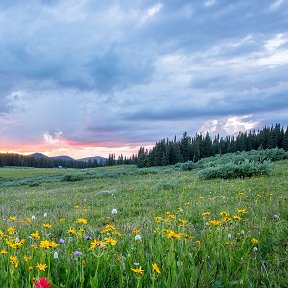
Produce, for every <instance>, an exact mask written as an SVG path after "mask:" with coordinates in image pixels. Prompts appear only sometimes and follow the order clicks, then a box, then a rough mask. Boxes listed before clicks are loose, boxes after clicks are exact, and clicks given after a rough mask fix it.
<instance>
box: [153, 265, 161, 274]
mask: <svg viewBox="0 0 288 288" xmlns="http://www.w3.org/2000/svg"><path fill="white" fill-rule="evenodd" d="M152 269H153V271H155V272H156V273H158V274H160V273H161V272H160V269H159V267H158V265H157V264H156V263H153V264H152Z"/></svg>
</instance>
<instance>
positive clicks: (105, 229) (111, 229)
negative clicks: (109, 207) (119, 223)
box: [101, 224, 116, 233]
mask: <svg viewBox="0 0 288 288" xmlns="http://www.w3.org/2000/svg"><path fill="white" fill-rule="evenodd" d="M114 230H116V228H115V227H114V226H113V225H110V224H107V225H106V226H105V228H104V229H103V230H102V231H101V232H102V233H109V232H111V231H114Z"/></svg>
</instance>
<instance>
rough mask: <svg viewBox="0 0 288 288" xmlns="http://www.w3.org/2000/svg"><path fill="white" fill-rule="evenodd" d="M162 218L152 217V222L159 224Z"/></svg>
mask: <svg viewBox="0 0 288 288" xmlns="http://www.w3.org/2000/svg"><path fill="white" fill-rule="evenodd" d="M162 219H163V218H162V217H161V216H156V217H154V221H155V222H156V223H158V224H159V223H161V221H162Z"/></svg>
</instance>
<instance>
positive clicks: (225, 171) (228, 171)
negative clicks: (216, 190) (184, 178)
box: [198, 160, 270, 179]
mask: <svg viewBox="0 0 288 288" xmlns="http://www.w3.org/2000/svg"><path fill="white" fill-rule="evenodd" d="M269 173H270V165H269V162H268V161H265V162H263V163H260V162H254V161H253V162H249V161H248V160H246V161H245V162H243V163H241V164H235V163H232V162H230V163H227V164H220V165H217V166H213V167H208V168H204V169H202V170H201V171H199V172H198V176H199V178H200V179H213V178H222V179H230V178H241V177H252V176H260V175H269Z"/></svg>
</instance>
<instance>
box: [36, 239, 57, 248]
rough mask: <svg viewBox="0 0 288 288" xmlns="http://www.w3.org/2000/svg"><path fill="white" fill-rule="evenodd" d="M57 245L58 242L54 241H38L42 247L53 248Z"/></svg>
mask: <svg viewBox="0 0 288 288" xmlns="http://www.w3.org/2000/svg"><path fill="white" fill-rule="evenodd" d="M57 246H58V244H57V243H55V242H54V241H48V240H43V241H41V242H40V247H41V248H44V249H48V248H55V247H57Z"/></svg>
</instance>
